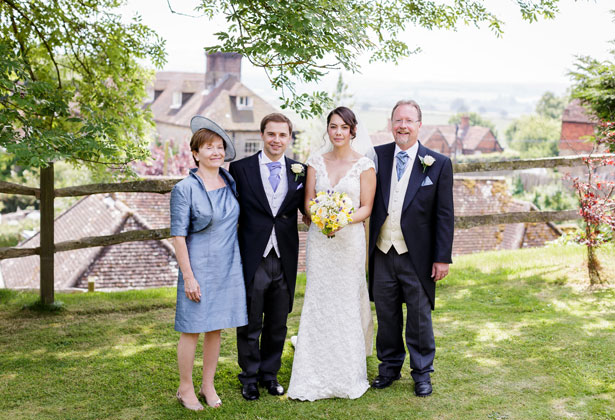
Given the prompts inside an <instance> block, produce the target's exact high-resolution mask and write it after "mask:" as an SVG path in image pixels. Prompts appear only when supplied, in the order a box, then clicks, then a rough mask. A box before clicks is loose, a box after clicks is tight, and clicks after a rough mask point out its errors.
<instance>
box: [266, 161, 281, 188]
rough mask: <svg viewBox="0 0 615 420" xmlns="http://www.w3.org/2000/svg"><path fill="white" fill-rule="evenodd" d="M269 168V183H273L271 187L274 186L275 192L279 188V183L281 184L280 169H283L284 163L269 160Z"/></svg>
mask: <svg viewBox="0 0 615 420" xmlns="http://www.w3.org/2000/svg"><path fill="white" fill-rule="evenodd" d="M267 167H268V168H269V183H270V184H271V188H273V192H275V191H276V190H277V189H278V185H280V170H281V169H282V164H281V163H280V162H269V163H268V164H267Z"/></svg>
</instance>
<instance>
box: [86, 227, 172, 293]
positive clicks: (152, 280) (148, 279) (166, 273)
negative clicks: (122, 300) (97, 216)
mask: <svg viewBox="0 0 615 420" xmlns="http://www.w3.org/2000/svg"><path fill="white" fill-rule="evenodd" d="M167 226H168V225H167ZM147 228H148V227H147V226H145V225H143V224H141V223H139V221H138V220H137V218H135V217H134V216H130V217H128V218H127V219H126V221H125V223H124V225H123V226H122V228H121V231H122V232H126V231H130V230H139V229H147ZM89 279H94V280H95V284H96V288H97V289H114V288H123V289H125V288H143V287H162V286H172V285H174V284H175V281H176V280H177V262H176V261H175V254H174V252H173V249H172V248H171V247H170V246H168V245H165V242H163V241H140V242H124V243H122V244H118V245H113V246H106V247H104V248H103V250H102V251H101V252H100V254H99V255H98V256H97V258H96V259H95V260H94V261H92V263H91V264H90V266H89V267H88V269H87V270H86V272H85V273H84V274H83V275H82V276H81V277H80V278H79V280H78V281H77V284H76V285H75V286H76V287H79V288H87V287H88V280H89Z"/></svg>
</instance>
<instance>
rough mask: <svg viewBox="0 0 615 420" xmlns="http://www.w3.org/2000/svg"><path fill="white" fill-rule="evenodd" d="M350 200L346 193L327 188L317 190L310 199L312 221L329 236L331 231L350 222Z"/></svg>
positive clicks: (351, 211) (351, 209) (352, 208)
mask: <svg viewBox="0 0 615 420" xmlns="http://www.w3.org/2000/svg"><path fill="white" fill-rule="evenodd" d="M353 212H354V207H352V200H351V199H350V197H348V195H347V194H346V193H340V192H336V191H331V190H327V191H326V192H325V191H319V192H318V193H317V194H316V197H314V198H313V199H312V200H311V201H310V213H311V215H312V222H313V223H314V224H315V225H316V226H317V227H318V228H319V229H320V231H321V232H322V233H324V234H325V235H327V236H328V237H329V238H333V237H335V235H331V233H332V232H335V231H337V230H338V229H341V228H343V227H344V226H346V225H347V224H349V223H351V222H352V213H353Z"/></svg>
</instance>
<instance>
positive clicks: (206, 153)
mask: <svg viewBox="0 0 615 420" xmlns="http://www.w3.org/2000/svg"><path fill="white" fill-rule="evenodd" d="M192 156H194V159H195V160H196V161H197V165H198V166H199V167H202V168H207V169H214V168H219V167H220V166H222V165H223V164H224V156H225V151H224V142H223V141H222V139H221V138H220V137H218V136H215V137H213V138H212V139H211V140H208V141H204V142H203V143H202V144H201V147H199V150H198V151H196V150H193V151H192Z"/></svg>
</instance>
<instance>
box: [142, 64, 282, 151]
mask: <svg viewBox="0 0 615 420" xmlns="http://www.w3.org/2000/svg"><path fill="white" fill-rule="evenodd" d="M241 58H242V56H241V55H240V54H236V53H215V54H209V55H208V56H207V71H206V72H205V73H204V74H203V73H184V72H158V73H156V80H155V81H154V85H153V86H152V87H151V88H150V89H149V94H150V95H149V102H148V105H149V107H150V108H151V110H152V113H153V114H154V121H155V123H156V129H157V131H158V135H159V136H160V138H161V140H163V141H165V140H171V139H172V140H174V141H176V142H177V141H180V142H181V141H186V142H187V141H190V137H191V136H192V132H191V131H190V119H191V118H192V117H193V116H194V115H202V116H204V117H207V118H210V119H212V120H213V121H215V122H216V123H218V124H219V125H220V126H221V127H222V128H224V129H225V130H226V131H227V132H228V133H229V135H230V136H231V138H232V139H233V141H234V143H235V149H236V150H237V157H236V159H241V158H242V157H245V156H248V155H251V154H254V153H255V152H257V151H258V150H260V149H261V148H262V140H261V138H260V122H261V120H262V119H263V117H264V116H265V115H267V114H270V113H272V112H279V111H278V110H277V109H276V108H275V107H273V106H272V105H270V104H269V103H268V102H266V101H265V100H264V99H262V98H261V97H260V96H258V95H256V94H255V93H254V92H253V91H252V90H250V89H249V88H248V87H247V86H245V85H244V84H243V83H242V82H241ZM287 153H291V152H290V150H289V152H287Z"/></svg>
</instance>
